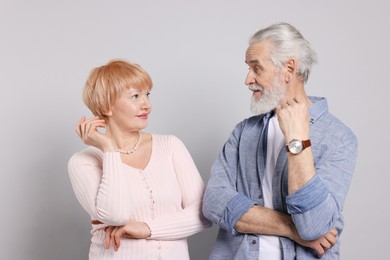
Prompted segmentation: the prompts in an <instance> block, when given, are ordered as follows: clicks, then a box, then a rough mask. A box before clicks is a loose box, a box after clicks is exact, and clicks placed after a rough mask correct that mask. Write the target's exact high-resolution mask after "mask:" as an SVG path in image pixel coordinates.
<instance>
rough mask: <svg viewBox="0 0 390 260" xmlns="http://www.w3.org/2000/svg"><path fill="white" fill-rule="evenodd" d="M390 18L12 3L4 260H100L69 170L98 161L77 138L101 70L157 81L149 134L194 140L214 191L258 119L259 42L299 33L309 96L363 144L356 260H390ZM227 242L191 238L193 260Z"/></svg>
mask: <svg viewBox="0 0 390 260" xmlns="http://www.w3.org/2000/svg"><path fill="white" fill-rule="evenodd" d="M389 11H390V10H389V4H388V2H387V1H386V0H383V1H379V0H378V1H358V0H355V1H353V0H344V1H338V0H330V1H313V0H301V1H260V0H257V1H254V0H250V1H249V0H243V1H231V0H224V1H222V0H217V1H209V0H208V1H206V0H197V1H179V0H177V1H174V0H166V1H150V0H144V1H123V0H122V1H101V0H96V1H92V0H89V1H49V0H36V1H17V0H0V34H1V38H0V39H1V40H0V86H1V102H0V108H1V109H0V111H1V119H2V122H3V123H2V127H1V135H0V136H1V146H0V147H1V156H0V159H1V182H0V185H1V187H0V192H1V194H0V203H1V204H0V205H1V206H2V210H1V214H0V223H1V224H2V227H1V233H2V235H1V238H0V248H1V250H0V258H1V259H13V260H19V259H34V260H35V259H36V260H42V259H43V260H46V259H47V260H51V259H55V260H62V259H63V260H69V259H75V260H78V259H87V253H88V247H89V241H90V233H89V232H90V225H89V217H88V216H87V214H86V213H85V212H84V211H83V209H82V208H81V206H80V205H79V204H78V202H77V201H76V198H75V196H74V195H73V191H72V189H71V186H70V182H69V179H68V174H67V161H68V159H69V157H70V156H71V154H72V153H74V152H76V151H78V150H80V149H83V148H84V145H83V144H82V143H81V142H80V140H79V139H78V137H77V136H76V134H75V132H74V126H75V124H76V122H77V121H78V120H79V118H80V117H81V116H83V115H86V116H90V112H89V111H88V110H87V109H86V108H85V106H84V104H83V103H82V100H81V91H82V87H83V85H84V82H85V80H86V77H87V75H88V73H89V71H90V70H91V69H92V67H94V66H97V65H102V64H104V63H106V62H107V61H108V60H110V59H113V58H124V59H128V60H132V61H135V62H137V63H139V64H141V65H142V66H143V67H144V68H145V69H146V70H147V71H148V72H149V73H150V75H151V76H152V78H153V80H154V90H153V92H152V97H151V98H152V102H153V106H154V111H153V113H152V116H151V120H150V121H151V123H150V126H149V127H148V129H147V131H149V132H154V133H160V134H174V135H176V136H178V137H179V138H181V139H182V140H183V142H184V143H185V144H186V146H187V148H188V149H189V150H190V152H191V154H192V155H193V158H194V160H195V162H196V164H197V166H198V168H199V171H200V172H201V174H202V176H203V179H204V181H205V182H207V180H208V177H209V170H210V167H211V164H212V163H213V161H214V159H215V158H216V156H217V154H218V152H219V150H220V148H221V147H222V145H223V143H224V142H225V140H226V138H227V137H228V135H229V133H230V131H231V130H232V129H233V127H234V125H235V124H236V123H237V122H238V121H240V120H242V119H243V118H245V117H247V116H250V115H251V114H250V112H249V101H250V93H249V92H248V90H247V89H246V88H245V86H244V79H245V76H246V72H247V66H246V65H245V64H244V54H245V50H246V47H247V40H248V39H249V37H250V36H251V35H252V33H254V32H255V31H256V30H257V29H259V28H260V27H263V26H267V25H269V24H271V23H274V22H277V21H287V22H290V23H291V24H293V25H295V26H296V27H297V28H298V29H300V30H301V32H302V34H303V35H304V36H305V37H306V38H307V39H308V40H309V41H310V42H311V44H312V46H313V48H314V49H315V50H316V51H317V52H318V56H319V61H320V62H319V64H318V65H316V66H315V67H314V69H313V72H312V75H311V78H310V79H309V82H308V85H307V86H306V89H307V92H308V93H309V94H311V95H318V96H326V97H327V98H328V102H329V105H330V110H331V111H332V112H333V113H334V114H336V115H337V116H338V117H339V118H340V119H341V120H343V121H344V122H345V123H346V124H347V125H349V126H350V127H351V128H352V129H353V130H354V132H355V133H356V135H357V136H358V138H359V141H360V147H359V148H360V149H359V157H358V163H357V166H356V171H355V176H354V178H353V182H352V186H351V189H350V192H349V195H348V198H347V201H346V205H345V210H344V212H345V217H346V227H345V232H344V233H343V234H342V235H341V239H342V259H389V250H388V233H389V231H390V224H389V221H388V220H389V219H390V213H389V212H390V211H389V209H388V205H389V203H388V201H389V200H388V198H387V196H386V195H387V194H386V193H385V191H386V190H388V185H389V184H388V183H389V181H390V177H389V174H390V171H389V169H388V162H386V158H387V157H388V150H389V147H390V141H389V133H390V131H389V130H390V123H389V117H388V112H389V109H388V104H389V103H388V96H389V87H390V86H389V84H388V81H389V80H388V75H389V69H390V68H389V60H390V53H389V50H388V46H390V38H389V25H390V18H389V16H388V14H389ZM215 235H216V227H215V226H214V227H213V228H212V229H211V230H209V231H207V232H204V233H201V234H197V235H195V236H193V237H191V238H190V240H189V241H190V253H191V256H192V259H207V256H208V254H209V252H210V250H211V247H212V245H213V243H214V239H215Z"/></svg>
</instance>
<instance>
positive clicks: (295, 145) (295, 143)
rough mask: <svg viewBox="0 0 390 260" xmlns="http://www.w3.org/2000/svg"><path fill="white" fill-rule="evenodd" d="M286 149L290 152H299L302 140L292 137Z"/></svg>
mask: <svg viewBox="0 0 390 260" xmlns="http://www.w3.org/2000/svg"><path fill="white" fill-rule="evenodd" d="M288 150H289V151H290V152H291V153H292V154H299V153H300V152H301V151H302V142H301V141H299V140H296V139H293V140H292V141H291V142H290V143H289V144H288Z"/></svg>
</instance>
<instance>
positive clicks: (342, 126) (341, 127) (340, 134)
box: [314, 111, 357, 143]
mask: <svg viewBox="0 0 390 260" xmlns="http://www.w3.org/2000/svg"><path fill="white" fill-rule="evenodd" d="M317 121H318V122H317V124H315V125H314V129H317V132H319V133H320V134H327V135H330V136H332V139H333V140H334V141H335V140H340V141H342V142H349V143H350V142H357V137H356V135H355V133H354V132H353V130H352V129H351V128H350V127H349V126H348V125H347V124H346V123H344V122H343V121H342V120H341V119H339V118H338V117H336V116H335V115H334V114H332V113H330V112H329V111H328V112H327V113H325V114H324V115H323V116H321V117H320V118H318V120H317Z"/></svg>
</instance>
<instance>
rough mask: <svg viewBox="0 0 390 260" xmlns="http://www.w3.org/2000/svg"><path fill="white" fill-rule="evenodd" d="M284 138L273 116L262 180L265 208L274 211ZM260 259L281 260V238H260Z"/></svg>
mask: <svg viewBox="0 0 390 260" xmlns="http://www.w3.org/2000/svg"><path fill="white" fill-rule="evenodd" d="M284 143H285V141H284V136H283V133H282V131H281V130H280V127H279V122H278V119H277V116H276V115H275V116H273V117H272V118H271V119H270V121H269V125H268V136H267V160H266V166H265V173H264V179H263V180H262V189H263V198H264V207H266V208H270V209H273V208H274V207H273V203H272V178H273V176H274V175H275V165H276V160H277V159H278V156H279V153H280V150H281V149H282V148H283V146H284ZM259 242H260V243H259V247H260V248H259V249H260V254H259V259H267V260H281V259H282V250H281V244H280V241H279V237H277V236H266V235H261V236H259Z"/></svg>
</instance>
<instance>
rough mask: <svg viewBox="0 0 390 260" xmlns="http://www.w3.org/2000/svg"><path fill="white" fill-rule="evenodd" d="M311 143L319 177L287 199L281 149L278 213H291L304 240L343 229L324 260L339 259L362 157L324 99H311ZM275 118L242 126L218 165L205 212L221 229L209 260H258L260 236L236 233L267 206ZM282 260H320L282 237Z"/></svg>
mask: <svg viewBox="0 0 390 260" xmlns="http://www.w3.org/2000/svg"><path fill="white" fill-rule="evenodd" d="M310 99H311V101H312V102H313V104H312V105H311V106H310V108H309V112H310V118H311V119H310V139H311V144H312V148H311V149H312V152H313V156H314V164H315V170H316V175H315V177H313V178H312V179H311V180H310V181H309V182H308V183H307V184H306V185H305V186H303V187H302V188H301V189H299V190H298V191H296V192H295V193H293V194H290V195H288V189H287V188H288V178H287V177H288V176H287V153H286V150H285V149H282V150H281V152H280V154H279V157H278V159H277V163H276V169H275V176H274V177H273V182H272V186H273V187H272V193H273V205H274V209H275V210H278V211H280V212H284V213H286V214H290V215H291V217H292V219H293V221H294V223H295V226H296V228H297V230H298V232H299V234H300V236H301V237H302V238H303V239H305V240H313V239H317V238H319V237H321V236H323V235H325V234H326V233H327V232H328V231H329V230H330V229H331V228H333V227H336V228H337V230H338V237H337V243H336V245H335V246H334V247H332V248H331V249H330V250H328V251H327V253H326V254H325V255H324V256H323V257H322V259H338V258H339V238H340V234H341V232H342V230H343V228H344V221H343V216H342V210H343V205H344V201H345V198H346V195H347V192H348V189H349V186H350V183H351V179H352V174H353V170H354V167H355V162H356V156H357V139H356V136H355V135H354V134H353V132H352V131H351V130H350V129H349V128H348V127H346V126H345V125H344V124H343V123H342V122H341V121H340V120H338V119H337V118H335V117H334V116H333V115H332V114H330V113H329V111H328V105H327V102H326V99H325V98H319V97H310ZM269 117H270V113H268V114H263V115H258V116H254V117H250V118H247V119H245V120H244V121H242V122H240V123H238V124H237V126H236V127H235V129H234V130H233V132H232V134H231V135H230V137H229V139H228V141H227V142H226V143H225V145H224V146H223V149H222V151H221V152H220V155H219V157H218V159H217V160H216V161H215V163H214V165H213V167H212V170H211V176H210V179H209V181H208V184H207V188H206V192H205V194H204V201H203V213H204V215H205V216H206V217H207V218H208V219H210V220H211V221H212V222H214V223H216V224H217V225H218V226H219V232H218V236H217V241H216V243H215V246H214V248H213V250H212V253H211V256H210V259H212V260H217V259H221V260H222V259H223V260H226V259H237V260H238V259H242V260H249V259H256V260H258V259H259V244H258V243H259V239H258V235H256V234H241V233H237V232H235V230H234V226H235V224H236V222H237V221H238V220H239V219H240V218H241V216H242V215H243V214H245V213H246V212H247V211H248V210H249V209H250V208H251V207H252V206H253V205H255V204H257V205H260V206H263V205H264V201H263V194H262V186H261V185H262V184H261V180H262V179H263V175H264V168H265V158H266V154H265V153H266V149H265V148H266V143H265V141H264V140H266V139H267V138H265V135H266V132H267V129H266V127H265V126H266V122H267V121H268V119H269ZM280 242H281V245H282V254H283V259H284V260H288V259H316V256H315V252H314V251H313V250H311V249H309V248H305V247H302V246H300V245H299V244H296V243H294V241H292V240H290V239H288V238H285V237H280Z"/></svg>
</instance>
